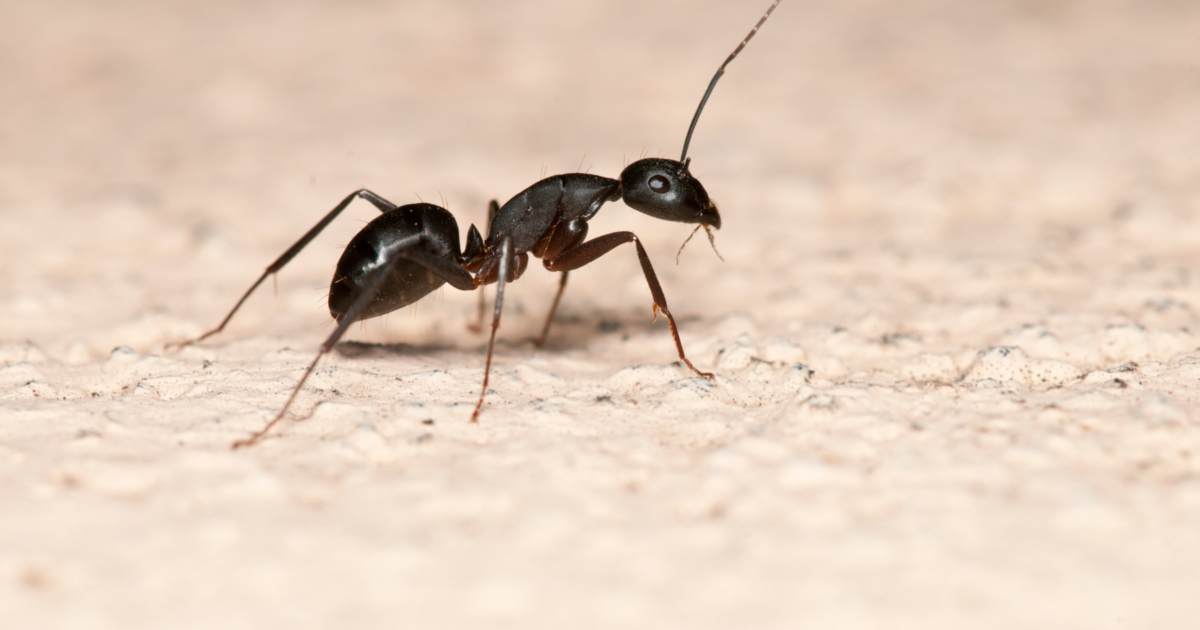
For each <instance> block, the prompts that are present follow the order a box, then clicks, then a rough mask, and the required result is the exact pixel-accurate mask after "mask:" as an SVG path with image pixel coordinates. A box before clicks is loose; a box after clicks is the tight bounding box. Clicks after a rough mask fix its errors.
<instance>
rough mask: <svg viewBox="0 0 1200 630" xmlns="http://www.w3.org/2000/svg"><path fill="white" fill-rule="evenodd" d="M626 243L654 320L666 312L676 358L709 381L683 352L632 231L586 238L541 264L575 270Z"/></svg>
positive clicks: (708, 375) (663, 297)
mask: <svg viewBox="0 0 1200 630" xmlns="http://www.w3.org/2000/svg"><path fill="white" fill-rule="evenodd" d="M630 242H632V243H633V244H634V245H635V246H636V247H637V254H638V260H639V261H641V263H642V273H644V274H645V275H646V284H649V285H650V295H651V296H653V297H654V317H655V319H658V314H659V312H661V313H662V314H663V315H666V317H667V324H669V325H670V327H671V337H673V338H674V339H675V348H676V349H677V350H679V360H680V361H683V362H684V363H685V364H687V366H688V367H689V368H691V370H692V371H693V372H695V373H696V374H699V375H700V376H703V377H704V378H707V379H710V380H711V379H712V378H713V375H712V373H710V372H701V371H700V370H698V369H696V366H694V365H692V362H691V361H689V360H688V358H687V356H686V355H685V354H684V353H683V341H682V340H681V339H680V338H679V328H678V327H677V326H676V325H675V318H674V317H672V316H671V311H670V309H668V308H667V296H666V295H664V294H663V290H662V285H660V284H659V283H658V276H657V275H655V273H654V267H653V266H652V265H651V264H650V257H649V256H647V255H646V248H644V247H642V242H641V241H640V240H638V237H637V235H636V234H634V233H633V232H613V233H612V234H605V235H604V236H598V237H596V238H594V239H592V240H590V241H587V242H584V243H580V244H579V245H576V246H574V247H572V248H570V249H567V250H566V251H563V252H562V253H561V254H558V255H557V256H555V257H553V258H547V259H545V260H544V261H543V264H544V265H545V267H546V269H549V270H550V271H570V270H572V269H579V268H580V267H583V266H584V265H587V264H589V263H591V262H593V261H595V260H596V259H597V258H599V257H601V256H603V255H605V254H607V253H608V252H610V251H612V250H613V249H616V248H617V246H619V245H623V244H625V243H630ZM552 247H553V246H552Z"/></svg>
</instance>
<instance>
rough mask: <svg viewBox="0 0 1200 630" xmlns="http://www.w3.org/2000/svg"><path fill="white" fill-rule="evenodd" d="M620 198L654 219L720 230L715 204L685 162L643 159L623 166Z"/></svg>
mask: <svg viewBox="0 0 1200 630" xmlns="http://www.w3.org/2000/svg"><path fill="white" fill-rule="evenodd" d="M689 162H690V160H689ZM621 197H622V198H623V199H624V200H625V205H627V206H629V207H630V208H633V209H634V210H637V211H638V212H641V213H643V214H648V215H650V216H652V217H654V218H655V219H662V220H664V221H678V222H680V223H698V224H700V225H708V226H712V227H714V228H716V229H718V230H719V229H721V215H720V214H717V206H716V205H714V204H713V202H712V201H711V200H709V198H708V192H706V191H705V190H704V186H701V185H700V182H699V181H697V180H696V178H694V177H692V174H691V173H690V172H688V162H676V161H675V160H667V159H663V158H646V159H643V160H638V161H636V162H634V163H633V164H630V165H629V166H626V167H625V170H624V171H621Z"/></svg>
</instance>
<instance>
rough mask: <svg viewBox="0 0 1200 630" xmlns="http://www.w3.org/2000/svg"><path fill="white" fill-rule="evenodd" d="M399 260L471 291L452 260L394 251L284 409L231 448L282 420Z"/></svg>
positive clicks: (256, 438) (413, 251)
mask: <svg viewBox="0 0 1200 630" xmlns="http://www.w3.org/2000/svg"><path fill="white" fill-rule="evenodd" d="M402 258H403V259H407V260H411V261H413V262H415V263H417V264H419V265H421V266H422V267H425V268H426V269H428V270H429V271H430V272H431V273H433V274H434V275H436V276H438V277H439V278H442V279H443V280H446V281H447V282H449V283H450V284H451V285H452V286H453V287H454V288H456V289H459V290H462V291H470V290H472V289H474V288H475V280H474V278H473V277H472V276H471V274H470V273H469V272H467V271H466V270H465V269H463V268H462V267H459V266H458V265H456V264H454V263H453V262H451V261H448V260H446V259H444V258H441V257H439V256H436V255H434V254H431V253H429V252H427V251H425V250H423V249H420V248H419V247H414V248H409V249H402V250H399V251H397V252H395V253H394V254H392V256H391V258H389V259H388V261H387V262H386V263H385V264H384V265H383V266H382V267H380V268H379V269H378V270H376V271H375V274H374V275H373V276H372V277H371V280H370V281H369V282H368V283H367V286H366V287H365V288H364V289H363V292H362V294H360V295H359V296H358V299H356V300H355V301H354V304H353V305H352V306H351V307H350V310H348V311H346V313H345V314H343V315H342V318H341V319H340V320H338V327H337V329H336V330H334V331H333V334H332V335H329V338H328V339H326V340H325V343H322V344H321V347H320V349H319V350H317V356H316V357H315V358H314V359H313V361H312V363H310V364H309V365H308V369H307V370H305V371H304V376H302V377H300V382H299V383H296V388H295V389H293V390H292V395H291V396H288V399H287V402H285V403H283V408H282V409H280V410H279V413H278V414H277V415H276V416H275V418H274V419H272V420H271V421H270V422H268V423H267V426H265V427H263V428H262V430H260V431H259V432H258V433H255V434H254V435H252V436H250V437H249V438H247V439H245V440H238V441H237V442H234V443H233V448H235V449H237V448H241V447H243V446H252V445H254V444H255V443H256V442H258V441H259V440H260V439H262V437H263V436H264V435H266V434H267V432H269V431H270V430H271V427H273V426H275V425H276V424H278V423H279V421H280V420H283V416H284V414H286V413H287V410H288V408H289V407H291V406H292V401H294V400H296V396H297V395H299V394H300V389H301V388H303V387H304V382H305V381H307V380H308V377H309V376H311V375H312V373H313V371H314V370H316V368H317V362H319V361H320V360H321V357H323V356H325V355H326V354H328V353H329V351H330V350H332V349H333V347H334V346H335V345H337V342H338V340H340V339H341V338H342V335H344V334H346V331H347V330H348V329H349V328H350V325H351V324H353V323H354V322H356V321H358V316H359V315H360V314H362V311H363V309H364V308H366V307H367V305H368V304H370V303H371V300H372V299H374V298H375V294H376V293H378V292H379V287H381V286H383V281H384V280H386V279H387V277H388V275H390V274H391V273H392V269H393V268H394V267H395V266H396V261H398V260H400V259H402Z"/></svg>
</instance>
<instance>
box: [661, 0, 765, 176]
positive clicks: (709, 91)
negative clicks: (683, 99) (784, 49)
mask: <svg viewBox="0 0 1200 630" xmlns="http://www.w3.org/2000/svg"><path fill="white" fill-rule="evenodd" d="M778 5H779V0H775V2H772V3H771V6H770V7H768V8H767V12H766V13H764V14H763V16H762V17H761V18H759V19H758V24H755V25H754V28H752V29H750V34H749V35H747V36H746V39H743V40H742V43H740V44H738V47H737V48H734V49H733V53H732V54H730V55H729V58H728V59H726V60H725V63H723V64H721V67H720V68H717V73H716V74H715V75H713V78H712V81H710V82H709V84H708V89H707V90H705V92H704V98H702V99H700V107H697V108H696V115H695V116H692V126H691V127H688V133H687V137H686V138H684V139H683V156H682V157H680V158H679V161H680V162H684V161H686V160H687V150H688V144H690V143H691V141H692V132H693V131H695V130H696V121H698V120H700V112H702V111H704V104H705V103H707V102H708V97H709V95H710V94H712V91H713V88H714V87H716V86H717V80H718V79H720V78H721V75H723V74H725V66H728V65H729V62H730V61H733V58H734V57H736V56H738V53H740V52H742V49H743V48H745V47H746V42H749V41H750V38H751V37H754V34H755V33H757V32H758V29H759V28H761V27H762V25H763V22H766V21H767V18H768V17H770V16H771V12H772V11H774V10H775V7H776V6H778Z"/></svg>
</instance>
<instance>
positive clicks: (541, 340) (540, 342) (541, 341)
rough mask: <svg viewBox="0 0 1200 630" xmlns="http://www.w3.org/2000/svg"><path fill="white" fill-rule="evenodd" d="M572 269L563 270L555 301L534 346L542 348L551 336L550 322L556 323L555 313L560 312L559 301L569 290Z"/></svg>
mask: <svg viewBox="0 0 1200 630" xmlns="http://www.w3.org/2000/svg"><path fill="white" fill-rule="evenodd" d="M570 273H571V272H570V271H564V272H562V277H560V278H559V280H558V292H557V293H555V294H554V302H553V303H552V304H550V313H549V314H547V315H546V324H545V325H544V326H542V334H541V336H540V337H538V338H537V339H535V340H534V342H533V345H534V347H537V348H541V347H542V346H544V345H546V338H547V337H549V336H550V324H553V323H554V314H555V313H557V312H558V303H559V302H561V301H562V296H563V292H564V291H566V290H567V276H568V275H569V274H570Z"/></svg>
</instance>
